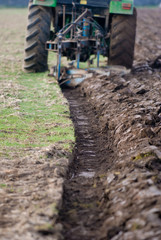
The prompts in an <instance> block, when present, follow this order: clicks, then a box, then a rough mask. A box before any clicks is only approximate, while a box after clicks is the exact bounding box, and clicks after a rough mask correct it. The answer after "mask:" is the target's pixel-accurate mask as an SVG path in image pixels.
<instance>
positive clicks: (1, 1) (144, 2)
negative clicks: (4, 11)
mask: <svg viewBox="0 0 161 240" xmlns="http://www.w3.org/2000/svg"><path fill="white" fill-rule="evenodd" d="M28 1H29V0H0V7H3V6H4V7H26V6H27V5H28ZM134 2H135V5H136V6H157V5H159V4H160V3H161V0H135V1H134Z"/></svg>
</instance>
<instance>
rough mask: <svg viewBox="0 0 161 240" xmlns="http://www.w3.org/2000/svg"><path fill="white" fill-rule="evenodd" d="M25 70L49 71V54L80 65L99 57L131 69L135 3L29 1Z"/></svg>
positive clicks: (58, 69)
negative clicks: (92, 57) (52, 53)
mask: <svg viewBox="0 0 161 240" xmlns="http://www.w3.org/2000/svg"><path fill="white" fill-rule="evenodd" d="M28 10H29V13H28V25H27V36H26V42H25V58H24V65H23V66H24V70H25V71H26V72H43V71H46V70H48V52H49V51H52V52H56V53H57V64H56V70H55V71H56V72H57V78H58V79H59V78H60V75H61V57H62V56H65V57H67V59H68V60H70V61H75V62H76V66H77V68H79V62H86V61H88V62H90V61H92V59H91V56H95V57H96V58H97V67H99V58H100V55H103V56H105V57H107V59H108V60H107V64H108V65H121V66H124V67H126V68H127V69H130V68H131V67H132V64H133V58H134V45H135V34H136V15H137V14H136V9H135V7H134V3H133V0H29V6H28Z"/></svg>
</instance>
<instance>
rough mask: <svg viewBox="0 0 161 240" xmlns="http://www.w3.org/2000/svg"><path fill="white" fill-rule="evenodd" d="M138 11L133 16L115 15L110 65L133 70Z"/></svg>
mask: <svg viewBox="0 0 161 240" xmlns="http://www.w3.org/2000/svg"><path fill="white" fill-rule="evenodd" d="M136 15H137V14H136V9H134V13H133V15H113V16H112V24H111V34H110V49H109V57H108V64H109V65H122V66H125V67H126V68H131V67H132V64H133V58H134V46H135V35H136Z"/></svg>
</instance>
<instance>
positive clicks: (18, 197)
mask: <svg viewBox="0 0 161 240" xmlns="http://www.w3.org/2000/svg"><path fill="white" fill-rule="evenodd" d="M15 19H16V18H13V19H12V21H13V24H14V21H16V20H15ZM18 19H19V21H17V25H15V26H17V29H15V28H14V29H15V31H18V30H19V29H22V27H23V25H24V23H23V22H22V21H21V17H19V18H18ZM12 21H11V20H10V21H9V22H10V23H11V22H12ZM160 22H161V9H140V10H138V27H137V39H136V48H135V62H134V68H133V69H132V72H131V73H128V74H122V73H117V72H115V71H113V72H112V71H111V75H110V76H109V77H107V76H100V75H99V74H95V77H93V78H91V79H88V80H86V81H84V83H83V84H82V85H81V86H80V87H79V88H77V89H73V90H64V94H65V96H66V97H67V99H68V101H69V103H70V107H71V117H72V119H73V122H74V125H75V131H76V146H75V151H74V159H73V163H72V164H71V165H70V169H69V173H68V176H67V180H66V183H65V186H64V196H63V206H62V209H61V211H60V214H59V218H58V220H57V224H56V223H55V221H56V217H57V215H58V210H59V209H57V208H55V205H54V206H53V201H56V203H57V207H58V208H60V206H61V205H62V204H61V195H62V182H63V179H64V178H65V177H66V172H67V168H68V164H69V161H68V160H67V159H66V158H65V156H66V155H67V153H66V152H63V151H62V150H61V149H59V147H58V146H55V147H54V148H52V149H30V151H29V153H28V155H27V156H25V157H23V156H13V157H12V159H13V161H12V162H10V161H9V160H7V159H3V160H2V161H1V164H2V166H4V171H2V173H1V175H0V177H1V179H5V180H6V182H8V184H9V186H11V188H9V189H8V188H7V189H2V188H1V189H0V193H1V196H0V200H1V204H0V210H1V216H0V225H1V226H0V227H1V228H0V239H2V240H6V239H16V240H18V239H26V240H30V239H34V240H35V239H68V240H69V239H70V240H79V239H82V240H105V239H112V240H135V239H136V240H137V239H139V240H140V239H141V240H151V239H152V240H160V239H161V205H160V203H161V185H160V183H161V172H160V171H161V65H160V58H158V59H157V57H159V56H160V55H161V42H160V39H161V28H160ZM19 24H20V25H19ZM4 26H5V25H4ZM7 27H8V26H7ZM21 34H22V33H21ZM8 35H9V36H10V32H9V33H8ZM23 35H24V33H23V34H22V35H21V38H22V39H24V36H23ZM2 36H3V34H2ZM15 36H17V34H16V33H15ZM2 40H5V39H3V38H2ZM13 40H14V37H13ZM13 40H12V41H13ZM3 42H4V41H3ZM21 42H22V41H21ZM8 43H9V42H8ZM22 45H23V44H22V43H21V48H22V50H21V52H22V51H23V46H22ZM6 48H8V46H7V45H6ZM16 51H17V50H15V52H16ZM6 52H7V51H6ZM7 53H8V55H7V56H9V55H10V53H9V50H8V52H7ZM2 58H3V59H5V56H2ZM13 59H14V58H13V57H12V59H11V60H12V61H13ZM155 59H157V60H156V61H155ZM5 61H6V62H5ZM5 61H4V60H3V65H5V64H7V62H8V59H6V60H5ZM12 61H11V62H12ZM16 61H18V62H20V61H21V60H20V59H19V56H18V57H17V60H16ZM3 65H2V66H3ZM9 69H10V70H12V65H11V66H10V68H9ZM42 155H43V159H41V158H40V156H42ZM62 155H63V156H62ZM33 166H34V168H33ZM31 169H32V170H31ZM20 184H21V188H19V185H20ZM12 186H14V187H15V189H13V188H12ZM55 186H57V187H59V189H55ZM13 190H14V191H13ZM62 227H63V228H62ZM62 229H63V230H62ZM61 230H62V231H61ZM60 231H61V235H60V234H59V232H60Z"/></svg>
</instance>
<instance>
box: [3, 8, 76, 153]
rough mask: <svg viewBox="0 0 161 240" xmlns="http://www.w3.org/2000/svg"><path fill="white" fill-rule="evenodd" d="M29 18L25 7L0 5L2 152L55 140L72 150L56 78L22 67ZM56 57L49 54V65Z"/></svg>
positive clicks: (66, 111)
mask: <svg viewBox="0 0 161 240" xmlns="http://www.w3.org/2000/svg"><path fill="white" fill-rule="evenodd" d="M13 16H14V18H13ZM26 19H27V10H26V9H0V24H1V28H0V41H1V45H0V62H1V67H0V155H1V156H9V155H10V152H13V151H21V150H22V151H23V149H26V148H35V147H45V146H49V145H52V144H55V143H59V144H60V146H61V147H62V148H65V149H69V150H70V149H71V144H72V143H73V141H74V140H75V139H74V130H73V125H72V122H71V120H70V117H69V108H68V105H67V103H66V101H65V100H64V97H63V95H62V93H61V90H60V88H59V86H58V84H57V82H56V81H55V79H54V78H51V77H48V72H46V73H37V74H34V73H33V74H32V73H31V74H27V73H24V72H23V71H22V61H23V54H24V39H25V31H26ZM2 25H3V27H2ZM2 29H3V30H2ZM20 29H21V31H20ZM54 61H55V56H54V55H53V54H49V64H50V66H51V65H53V64H54Z"/></svg>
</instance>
